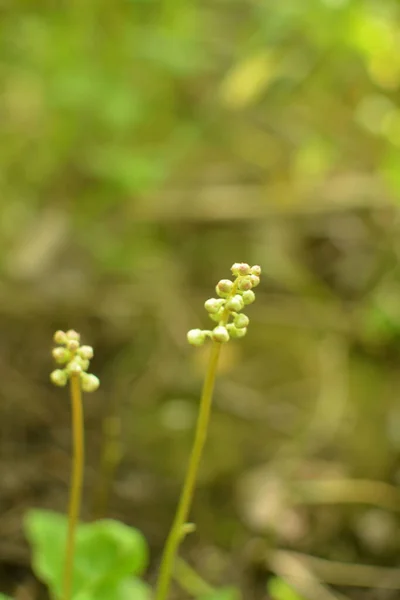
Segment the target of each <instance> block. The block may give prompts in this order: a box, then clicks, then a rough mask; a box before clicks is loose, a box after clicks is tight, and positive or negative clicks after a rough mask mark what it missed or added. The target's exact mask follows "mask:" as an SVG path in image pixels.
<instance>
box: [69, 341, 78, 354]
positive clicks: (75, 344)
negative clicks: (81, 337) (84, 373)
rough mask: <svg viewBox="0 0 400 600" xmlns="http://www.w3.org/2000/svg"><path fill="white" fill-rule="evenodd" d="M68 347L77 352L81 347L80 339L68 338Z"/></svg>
mask: <svg viewBox="0 0 400 600" xmlns="http://www.w3.org/2000/svg"><path fill="white" fill-rule="evenodd" d="M67 348H68V350H70V351H71V352H76V351H77V350H78V348H79V342H78V340H68V341H67Z"/></svg>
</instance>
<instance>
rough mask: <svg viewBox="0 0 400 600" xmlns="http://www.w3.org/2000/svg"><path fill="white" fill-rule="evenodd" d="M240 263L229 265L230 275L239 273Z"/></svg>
mask: <svg viewBox="0 0 400 600" xmlns="http://www.w3.org/2000/svg"><path fill="white" fill-rule="evenodd" d="M239 269H240V263H233V265H232V266H231V271H232V275H236V276H237V275H239Z"/></svg>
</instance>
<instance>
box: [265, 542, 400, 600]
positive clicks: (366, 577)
mask: <svg viewBox="0 0 400 600" xmlns="http://www.w3.org/2000/svg"><path fill="white" fill-rule="evenodd" d="M267 563H268V566H269V567H271V568H272V569H273V570H274V571H275V572H276V573H278V574H279V575H281V576H283V575H285V576H286V578H287V581H289V580H290V582H291V583H292V584H293V586H294V587H297V588H298V589H299V586H302V585H307V584H308V582H309V581H314V582H315V579H316V578H318V579H317V580H319V579H321V580H322V581H324V582H325V583H330V584H333V585H341V586H354V587H366V588H380V589H387V590H397V589H400V569H394V568H388V567H376V566H372V565H361V564H347V563H343V562H338V561H331V560H326V559H323V558H316V557H315V556H309V555H307V554H301V553H299V552H289V551H286V550H278V551H276V552H274V553H273V555H272V557H271V558H268V559H267ZM303 589H305V588H303ZM299 591H300V589H299ZM303 593H304V592H303ZM308 597H310V600H313V598H314V597H315V598H318V600H323V599H324V598H325V597H326V598H328V597H329V596H326V595H325V596H324V595H322V594H321V596H311V595H309V596H307V598H308ZM331 597H332V598H333V597H334V598H337V597H340V596H331Z"/></svg>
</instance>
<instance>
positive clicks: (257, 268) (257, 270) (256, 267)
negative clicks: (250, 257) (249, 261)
mask: <svg viewBox="0 0 400 600" xmlns="http://www.w3.org/2000/svg"><path fill="white" fill-rule="evenodd" d="M250 273H251V274H252V275H257V277H260V275H261V267H260V266H259V265H253V266H252V267H251V269H250Z"/></svg>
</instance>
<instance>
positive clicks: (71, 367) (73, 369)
mask: <svg viewBox="0 0 400 600" xmlns="http://www.w3.org/2000/svg"><path fill="white" fill-rule="evenodd" d="M67 371H68V373H70V374H71V375H78V374H79V373H82V367H81V365H80V364H79V362H78V361H76V360H73V361H72V362H70V363H69V364H68V365H67Z"/></svg>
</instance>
